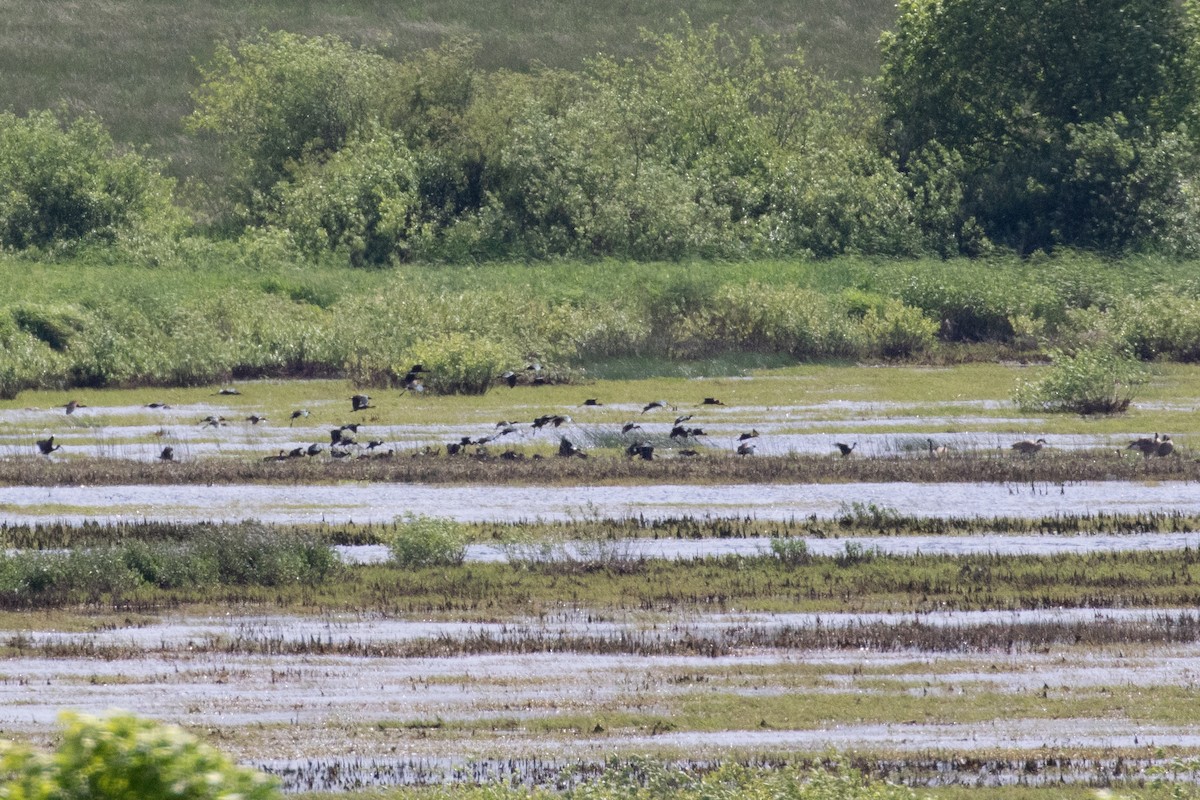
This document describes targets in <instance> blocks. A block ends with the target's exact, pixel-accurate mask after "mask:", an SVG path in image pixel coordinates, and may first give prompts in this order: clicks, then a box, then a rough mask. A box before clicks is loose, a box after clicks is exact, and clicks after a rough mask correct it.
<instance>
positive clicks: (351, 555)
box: [335, 531, 1200, 564]
mask: <svg viewBox="0 0 1200 800" xmlns="http://www.w3.org/2000/svg"><path fill="white" fill-rule="evenodd" d="M772 541H774V540H772V539H771V538H769V537H758V536H756V537H747V538H744V539H666V538H663V539H617V540H606V541H603V542H564V543H563V544H562V545H558V546H548V547H544V546H540V545H529V546H524V545H512V546H504V545H491V544H475V545H468V547H467V549H466V560H467V561H469V562H503V561H512V560H516V561H536V560H589V559H604V558H608V559H613V560H621V559H642V558H661V559H668V560H672V561H682V560H687V559H699V558H715V557H720V556H746V557H754V556H761V555H769V554H771V552H772V551H771V543H772ZM788 541H803V542H804V545H805V547H807V548H808V552H809V553H811V554H812V555H814V556H838V555H842V554H844V553H845V552H846V549H847V547H848V546H851V545H855V546H859V547H861V548H863V549H864V550H869V551H874V552H878V553H881V554H884V555H896V556H916V555H948V556H967V555H985V554H990V555H1037V556H1045V555H1053V554H1056V553H1097V552H1126V551H1152V550H1182V549H1183V548H1193V549H1200V531H1196V532H1190V533H1135V534H1071V535H1052V534H997V533H987V534H980V535H976V536H924V535H921V536H846V537H842V538H812V537H794V538H793V539H789V540H788ZM335 549H336V550H337V551H338V552H339V553H340V554H341V556H342V558H343V559H344V560H345V561H347V562H348V563H353V564H377V563H380V562H383V561H386V560H388V558H389V557H390V555H389V551H388V548H387V547H386V546H384V545H355V546H346V545H342V546H338V547H336V548H335Z"/></svg>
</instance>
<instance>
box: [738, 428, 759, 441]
mask: <svg viewBox="0 0 1200 800" xmlns="http://www.w3.org/2000/svg"><path fill="white" fill-rule="evenodd" d="M757 438H758V430H757V429H754V428H751V429H750V432H749V433H743V434H742V435H741V436H739V437H738V441H739V442H744V441H746V440H747V439H757Z"/></svg>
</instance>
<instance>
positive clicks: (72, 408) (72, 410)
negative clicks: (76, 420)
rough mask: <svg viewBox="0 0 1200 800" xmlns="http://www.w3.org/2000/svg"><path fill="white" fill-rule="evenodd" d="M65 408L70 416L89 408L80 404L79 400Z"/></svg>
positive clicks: (72, 401)
mask: <svg viewBox="0 0 1200 800" xmlns="http://www.w3.org/2000/svg"><path fill="white" fill-rule="evenodd" d="M63 408H65V409H66V410H67V413H68V414H74V413H75V409H77V408H87V406H85V405H84V404H83V403H81V402H79V401H78V400H71V401H69V402H68V403H67V404H66V405H65V406H63Z"/></svg>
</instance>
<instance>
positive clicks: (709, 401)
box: [700, 397, 725, 406]
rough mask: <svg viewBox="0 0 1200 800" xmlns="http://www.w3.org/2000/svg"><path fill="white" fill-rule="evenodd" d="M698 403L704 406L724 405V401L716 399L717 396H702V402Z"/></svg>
mask: <svg viewBox="0 0 1200 800" xmlns="http://www.w3.org/2000/svg"><path fill="white" fill-rule="evenodd" d="M700 405H704V406H723V405H725V404H724V403H722V402H721V401H720V400H718V399H717V398H715V397H706V398H704V400H703V402H701V404H700Z"/></svg>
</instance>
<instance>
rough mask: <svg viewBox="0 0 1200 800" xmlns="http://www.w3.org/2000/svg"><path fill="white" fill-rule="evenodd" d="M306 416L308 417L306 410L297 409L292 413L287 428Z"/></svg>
mask: <svg viewBox="0 0 1200 800" xmlns="http://www.w3.org/2000/svg"><path fill="white" fill-rule="evenodd" d="M307 416H308V409H307V408H297V409H296V410H295V411H293V412H292V421H291V422H289V423H288V427H289V428H290V427H291V426H292V422H295V421H296V420H298V419H300V418H301V417H307Z"/></svg>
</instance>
